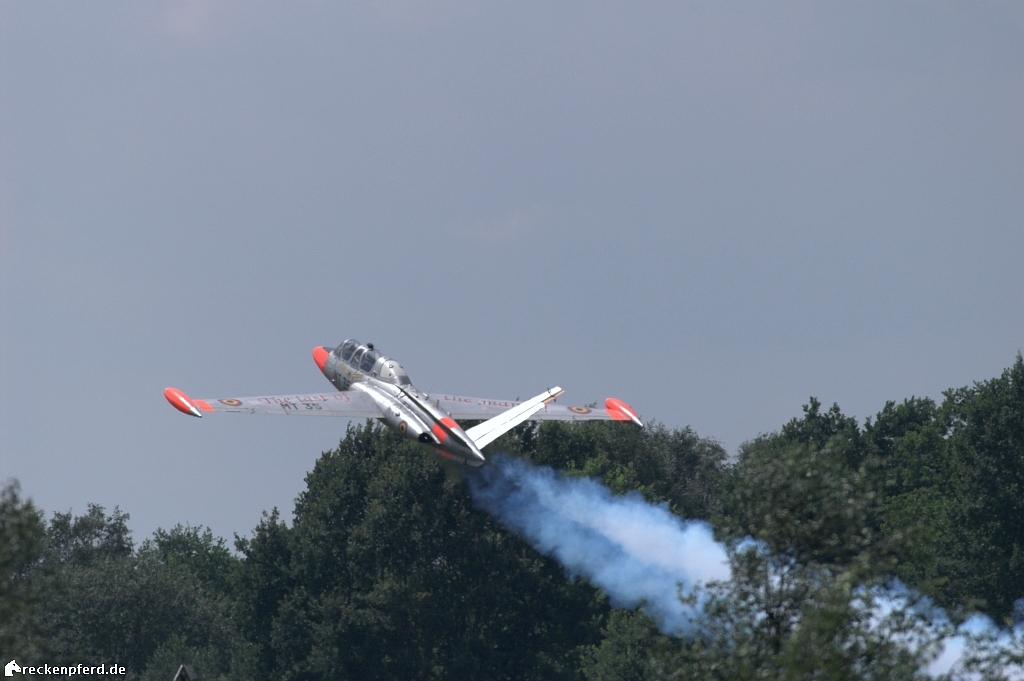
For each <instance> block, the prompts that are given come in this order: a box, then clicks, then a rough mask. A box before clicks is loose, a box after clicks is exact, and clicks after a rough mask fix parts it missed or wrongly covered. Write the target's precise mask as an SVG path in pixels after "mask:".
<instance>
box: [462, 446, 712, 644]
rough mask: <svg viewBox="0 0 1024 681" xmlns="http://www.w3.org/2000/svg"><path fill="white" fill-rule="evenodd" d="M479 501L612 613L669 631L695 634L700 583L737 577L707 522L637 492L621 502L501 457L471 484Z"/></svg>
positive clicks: (592, 486) (594, 485) (603, 490)
mask: <svg viewBox="0 0 1024 681" xmlns="http://www.w3.org/2000/svg"><path fill="white" fill-rule="evenodd" d="M468 482H469V486H470V490H471V492H472V494H473V498H474V499H475V500H476V502H477V503H478V504H480V505H481V506H482V507H483V508H484V509H485V510H486V511H487V512H488V513H490V514H491V515H492V516H493V517H494V518H495V519H497V520H498V521H499V522H501V523H502V524H503V525H505V526H507V527H509V528H510V529H512V530H513V531H515V532H517V533H518V534H520V535H521V536H523V537H524V538H525V539H527V540H528V541H529V542H530V543H531V544H532V545H533V546H534V547H535V548H536V549H537V550H538V551H540V552H541V553H544V554H546V555H549V556H552V557H554V558H555V559H556V560H557V561H558V562H559V563H561V564H562V565H563V566H565V568H566V569H567V570H568V571H569V572H570V573H571V574H573V575H574V576H576V575H579V576H583V577H586V578H587V579H588V580H590V581H591V582H593V583H594V584H595V585H597V586H598V587H600V588H601V589H603V590H604V591H605V593H607V594H608V597H609V599H610V601H611V603H612V605H613V606H615V607H619V608H634V607H636V606H638V605H640V604H641V603H643V609H644V611H645V612H647V613H648V614H649V615H650V616H651V617H653V618H654V619H655V621H656V622H657V623H658V625H659V627H660V628H661V629H662V630H663V631H666V632H669V633H676V634H681V633H685V632H686V631H688V630H689V626H690V623H691V620H692V614H693V613H692V612H690V611H689V610H687V608H685V607H684V606H683V604H682V602H680V600H679V593H680V591H679V590H680V586H682V588H683V590H684V592H687V593H688V592H689V590H690V589H692V587H693V586H694V585H695V584H696V583H698V582H702V583H706V582H709V581H711V580H727V579H729V577H730V572H729V563H728V559H727V556H726V551H725V548H724V547H723V546H722V545H721V544H719V543H717V542H716V541H715V540H714V538H713V537H712V534H711V528H710V527H709V526H708V525H707V523H704V522H698V521H684V520H682V519H680V518H679V517H678V516H676V515H674V514H673V513H672V512H671V511H669V510H668V506H667V505H666V504H652V503H650V502H648V501H647V500H645V499H644V498H643V496H641V495H640V494H639V493H637V492H633V493H630V494H626V495H624V496H615V495H613V494H612V493H611V491H610V490H609V489H608V488H607V487H605V486H604V485H602V484H601V483H599V482H597V481H595V480H592V479H590V478H570V477H567V476H564V475H561V474H558V473H556V472H555V471H553V470H552V469H550V468H547V467H535V466H531V465H530V464H528V463H526V462H524V461H521V460H518V459H511V458H507V457H501V456H497V457H494V458H493V459H492V462H491V465H489V466H483V467H482V468H480V469H477V471H476V474H475V475H471V476H470V477H469V478H468Z"/></svg>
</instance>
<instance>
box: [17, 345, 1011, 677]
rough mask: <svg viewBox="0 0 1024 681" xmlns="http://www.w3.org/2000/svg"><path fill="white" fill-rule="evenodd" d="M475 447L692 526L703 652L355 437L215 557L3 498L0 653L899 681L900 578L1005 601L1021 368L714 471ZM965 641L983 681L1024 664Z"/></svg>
mask: <svg viewBox="0 0 1024 681" xmlns="http://www.w3.org/2000/svg"><path fill="white" fill-rule="evenodd" d="M496 451H505V452H509V453H511V454H512V455H514V456H520V457H524V458H527V459H530V460H532V461H533V462H534V463H536V464H538V465H549V466H552V467H554V468H557V469H560V470H562V471H565V472H567V473H568V474H570V475H587V476H593V477H596V478H599V479H601V480H603V481H604V482H605V483H606V484H607V485H608V486H609V487H610V488H611V489H612V490H613V491H614V492H617V493H625V492H629V491H633V490H638V491H640V492H641V493H642V494H643V495H644V496H645V497H646V498H647V499H648V500H650V501H652V502H659V503H660V502H665V503H667V504H668V506H669V507H670V508H671V510H672V511H673V512H675V513H677V514H678V515H680V516H682V517H684V518H693V519H705V520H710V521H711V522H712V524H713V526H714V528H715V532H716V534H717V536H719V537H720V538H721V539H723V540H726V541H728V542H730V564H731V566H732V572H733V576H734V577H733V579H732V580H731V581H729V582H727V583H712V584H707V585H702V586H701V587H699V588H697V589H696V591H694V592H693V594H692V595H691V596H689V597H688V598H689V599H690V602H691V604H697V603H699V604H700V605H701V608H700V612H701V615H700V617H699V620H698V623H697V624H698V631H699V634H698V635H696V636H695V637H693V638H690V639H676V638H672V637H670V636H667V635H665V634H662V633H660V632H658V631H657V629H656V627H655V625H654V623H653V621H652V620H651V619H650V618H648V617H647V616H646V615H644V614H642V613H641V612H636V611H632V612H631V611H622V610H615V609H611V608H609V607H608V604H607V601H606V598H605V597H604V595H603V594H602V593H601V592H600V591H598V590H597V589H595V588H593V587H592V586H591V585H589V584H588V583H587V582H586V581H585V580H573V579H569V578H568V577H567V576H566V574H565V572H564V571H563V570H562V568H561V567H560V566H559V565H557V564H556V563H554V562H553V561H552V560H550V559H548V558H545V557H543V556H541V555H539V554H537V553H536V552H535V551H534V550H533V549H531V548H530V547H529V546H528V545H527V544H526V543H525V542H523V541H522V540H520V539H519V538H518V537H516V536H514V535H512V534H510V533H509V532H507V531H506V530H504V529H503V528H502V527H500V526H498V525H497V524H496V523H494V522H493V521H492V520H491V519H490V518H489V517H488V516H487V515H486V514H485V513H483V512H482V511H480V510H478V509H477V508H475V507H474V506H473V503H472V501H471V499H470V498H469V496H468V494H467V492H466V489H465V485H464V484H463V483H462V481H461V477H460V476H461V475H462V473H461V469H459V468H458V467H454V466H450V465H449V464H447V463H445V462H442V461H441V460H439V459H437V458H436V457H432V456H431V455H430V454H429V453H428V452H427V451H426V450H425V449H423V448H422V447H420V446H418V445H415V444H412V443H409V442H408V441H406V440H404V439H402V438H399V437H398V436H396V435H395V434H393V433H391V432H390V431H388V430H386V429H384V428H382V427H380V426H379V425H377V424H375V423H371V422H368V423H367V424H366V425H362V426H354V427H350V428H349V429H348V431H347V433H346V435H345V437H344V438H343V439H342V441H341V442H340V444H339V446H338V447H337V449H335V450H332V451H329V452H326V453H324V454H323V456H322V457H321V458H320V459H319V461H318V462H317V464H316V467H315V469H314V470H313V471H312V472H311V473H310V474H309V475H308V477H307V479H306V490H305V491H304V492H303V493H302V495H301V496H300V497H299V499H298V500H297V503H296V506H295V512H294V517H293V521H292V522H291V524H290V525H289V524H288V523H285V522H284V521H283V520H282V518H281V516H280V514H279V513H278V511H277V510H276V509H274V510H273V511H271V512H270V513H268V514H265V515H264V517H263V518H262V520H261V521H260V523H259V524H258V525H257V527H256V528H255V530H254V531H253V533H252V535H251V537H249V538H246V539H240V538H236V543H235V549H236V550H237V553H233V552H232V551H231V550H230V549H229V548H228V546H227V544H226V543H225V542H224V540H222V539H220V538H217V537H215V536H214V535H213V534H212V532H210V530H209V529H205V528H197V527H191V526H181V525H179V526H176V527H174V528H172V529H171V530H169V531H164V530H158V531H157V532H156V533H155V534H154V535H153V537H151V538H149V539H147V540H145V541H143V542H142V544H141V546H138V547H136V545H135V544H134V543H133V541H132V536H131V533H130V532H129V530H128V524H127V521H128V516H127V514H124V513H121V512H120V511H119V510H117V509H114V511H113V512H112V513H109V514H108V513H107V512H106V511H105V510H104V509H103V508H101V507H98V506H90V507H89V508H88V509H87V511H86V513H85V514H84V515H81V516H77V517H76V516H74V515H73V514H71V513H56V514H54V515H53V517H52V519H51V520H50V522H49V523H48V524H46V523H44V522H43V520H42V515H41V514H40V513H39V512H38V511H37V510H36V509H35V508H34V507H33V506H32V504H31V502H28V501H23V500H22V499H21V498H20V496H19V493H18V489H17V487H16V486H10V485H9V486H8V487H7V488H5V489H4V490H3V492H2V493H0V646H3V650H4V652H7V651H14V652H15V653H16V654H17V655H19V656H22V657H25V658H26V659H33V660H46V661H47V662H49V663H51V664H53V663H57V664H60V663H72V664H73V663H78V662H82V663H89V662H91V663H97V662H102V663H107V664H110V663H115V662H116V663H118V664H124V665H125V666H126V667H128V668H129V675H128V676H129V678H132V679H145V680H146V681H156V680H158V679H170V678H171V677H172V676H173V674H174V672H175V671H176V670H177V668H178V667H179V666H180V665H181V664H188V665H190V666H191V667H192V668H193V669H195V671H196V673H197V676H198V677H199V679H201V680H202V681H211V680H217V679H220V680H224V681H228V680H231V679H252V678H279V679H287V680H296V681H298V680H302V681H307V680H309V681H313V680H321V679H332V680H333V679H448V678H474V679H520V678H530V679H577V680H580V681H582V680H583V679H587V680H588V681H613V680H619V681H655V680H660V679H682V678H692V679H730V680H737V681H739V680H742V679H780V680H781V679H915V678H919V677H921V668H922V664H923V662H925V661H926V660H927V659H928V658H929V656H931V655H932V654H933V653H934V651H935V648H934V646H933V645H930V642H931V643H933V642H934V636H935V635H936V632H935V630H929V629H928V628H927V627H925V626H924V620H923V619H922V618H923V615H921V614H918V613H923V612H925V611H924V610H916V609H914V608H910V607H903V606H901V605H899V604H896V605H897V607H895V609H894V610H893V611H892V612H891V613H890V614H889V616H888V617H882V618H879V612H880V611H878V610H877V609H873V608H874V607H875V606H876V605H878V603H877V602H872V596H871V594H875V593H877V592H876V591H875V590H874V589H875V587H877V586H878V585H882V584H886V583H888V582H889V580H890V579H891V578H892V577H893V576H896V577H898V578H900V579H901V580H903V582H904V583H906V584H907V585H909V586H910V587H913V588H914V589H917V590H919V591H921V592H922V593H924V594H926V595H929V596H931V597H934V598H935V600H936V602H937V603H938V604H940V605H942V606H943V607H946V608H950V609H952V610H953V611H954V613H956V612H961V613H966V612H967V611H969V610H970V609H972V608H981V609H982V610H983V611H984V612H986V613H988V614H990V615H992V616H993V617H995V618H997V619H999V620H1002V621H1008V618H1009V617H1010V616H1011V614H1012V613H1013V608H1014V601H1015V599H1018V598H1020V597H1022V596H1024V586H1022V585H1024V361H1022V359H1021V357H1020V356H1018V357H1017V359H1016V362H1015V363H1014V365H1013V366H1012V367H1011V368H1009V369H1007V370H1006V371H1005V372H1003V374H1002V375H1001V376H1000V377H998V378H995V379H992V380H990V381H985V382H982V383H977V384H975V385H973V386H969V387H964V388H960V389H956V390H951V391H948V392H947V393H946V394H945V396H944V400H943V401H942V403H941V404H936V403H935V402H934V401H932V400H929V399H926V398H910V399H907V400H904V401H903V402H900V403H896V402H888V403H887V404H886V405H885V406H884V408H883V409H882V410H881V411H880V412H879V413H878V414H876V415H875V416H874V417H872V418H869V419H867V420H866V421H865V422H864V423H863V425H860V424H859V423H858V421H857V420H856V419H855V418H853V417H851V416H847V415H845V414H843V412H842V411H841V410H840V408H839V407H838V406H837V405H833V406H832V407H830V408H829V409H827V410H823V409H822V407H821V403H820V402H819V401H818V400H816V399H814V398H812V399H811V400H810V402H809V403H808V404H807V405H806V406H805V407H804V412H803V414H802V415H801V416H800V417H799V418H794V419H792V420H791V421H790V422H788V423H786V424H784V425H783V426H782V427H781V428H780V429H779V431H778V432H774V433H769V434H767V435H762V436H760V437H758V438H756V439H754V440H752V441H750V442H748V443H746V444H744V445H743V446H742V447H741V449H740V451H739V452H738V455H737V457H736V458H735V459H734V460H729V459H728V458H727V457H726V454H725V452H724V450H723V449H722V448H721V446H719V445H718V444H717V443H715V442H714V441H712V440H708V439H705V438H700V437H698V436H697V434H696V433H694V432H693V431H692V430H690V429H689V428H685V429H681V430H670V429H667V428H665V427H663V426H660V425H657V424H655V425H652V426H649V427H648V428H646V429H643V430H640V429H637V428H632V427H629V426H626V425H624V424H617V423H597V422H585V423H558V422H549V423H544V424H543V425H540V426H538V425H536V424H524V425H522V426H520V427H518V428H516V429H514V430H513V431H512V432H510V433H508V434H506V435H505V436H503V437H502V438H501V439H499V440H498V441H497V442H495V443H493V444H492V445H491V446H490V447H489V452H490V453H494V452H496ZM746 538H752V539H753V540H754V541H753V542H751V541H747V540H746ZM911 639H913V640H916V641H918V646H917V647H914V648H908V647H906V646H903V645H901V643H900V642H901V641H907V640H911ZM982 643H984V642H982ZM982 643H979V645H978V646H977V647H976V648H974V649H972V652H971V656H973V657H972V658H971V659H973V660H974V662H976V663H977V670H978V671H979V673H981V674H982V677H983V678H989V677H991V678H998V676H999V673H1000V672H999V670H1000V669H1002V667H1003V666H1004V664H1005V663H1006V662H1007V661H1013V660H1017V661H1020V660H1024V652H1022V650H1024V648H1020V647H1019V646H1018V647H1016V648H1013V649H1000V648H998V647H997V646H989V647H987V648H986V647H985V646H984V645H982ZM986 665H987V666H986Z"/></svg>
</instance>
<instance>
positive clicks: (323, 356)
mask: <svg viewBox="0 0 1024 681" xmlns="http://www.w3.org/2000/svg"><path fill="white" fill-rule="evenodd" d="M329 354H331V353H329V352H328V351H327V348H325V347H322V346H320V345H318V346H316V347H315V348H313V361H314V362H316V365H317V366H318V367H320V371H323V370H324V363H325V362H326V361H327V355H329Z"/></svg>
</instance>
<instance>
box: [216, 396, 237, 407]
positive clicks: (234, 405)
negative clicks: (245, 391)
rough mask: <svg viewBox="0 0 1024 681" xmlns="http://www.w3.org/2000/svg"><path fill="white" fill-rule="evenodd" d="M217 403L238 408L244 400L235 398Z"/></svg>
mask: <svg viewBox="0 0 1024 681" xmlns="http://www.w3.org/2000/svg"><path fill="white" fill-rule="evenodd" d="M217 401H218V402H220V403H221V404H226V405H228V406H229V407H238V406H241V404H242V400H236V399H233V398H232V399H227V400H217Z"/></svg>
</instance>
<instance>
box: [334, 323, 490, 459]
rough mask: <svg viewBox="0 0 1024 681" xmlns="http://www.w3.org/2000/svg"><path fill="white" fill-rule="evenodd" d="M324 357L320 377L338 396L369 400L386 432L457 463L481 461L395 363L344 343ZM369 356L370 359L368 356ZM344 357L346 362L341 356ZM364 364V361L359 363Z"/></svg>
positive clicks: (470, 443)
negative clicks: (361, 395)
mask: <svg viewBox="0 0 1024 681" xmlns="http://www.w3.org/2000/svg"><path fill="white" fill-rule="evenodd" d="M323 349H324V350H325V351H327V352H328V355H327V357H326V358H325V359H324V363H323V369H322V370H323V373H324V376H326V377H327V379H328V380H329V381H330V382H331V383H332V384H333V385H334V387H335V388H337V389H338V390H341V391H346V390H347V391H353V392H354V391H359V392H362V393H365V394H366V395H367V396H368V397H370V398H371V399H372V400H373V401H374V402H375V403H376V404H377V406H378V407H379V408H380V411H381V413H382V414H384V416H382V417H381V418H380V420H381V421H383V422H384V423H385V424H386V425H387V426H388V427H389V428H391V429H392V430H394V431H396V432H397V433H399V434H401V435H402V436H403V437H407V438H409V439H410V440H415V441H416V442H419V443H421V444H423V445H427V446H429V447H433V448H436V450H437V453H438V454H439V455H440V456H442V457H444V458H446V459H452V460H454V461H457V462H459V463H466V464H469V465H471V466H479V465H481V464H482V463H484V462H485V459H484V455H483V454H482V453H481V452H480V448H479V447H477V446H476V444H474V443H473V440H472V439H471V438H470V437H469V436H468V435H467V434H466V432H465V431H464V430H463V429H462V427H461V426H459V424H458V423H456V422H455V419H453V418H452V417H451V415H449V414H448V412H446V411H444V410H443V409H441V408H440V407H438V406H437V404H436V403H433V402H431V401H430V400H429V397H428V395H426V394H425V393H421V392H420V391H418V390H417V389H416V388H415V386H413V384H412V382H411V381H410V380H409V377H408V375H407V374H406V373H405V370H404V369H403V368H402V365H401V364H399V363H398V362H397V361H395V360H394V359H390V358H388V357H383V356H379V355H377V353H376V352H375V351H374V348H373V346H372V345H367V344H362V343H359V342H358V341H354V340H347V341H345V343H342V344H341V345H339V346H338V347H337V348H335V349H333V350H331V349H329V348H323ZM371 353H372V354H371ZM344 355H347V358H346V357H344ZM364 358H365V359H366V361H363V359H364Z"/></svg>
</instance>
